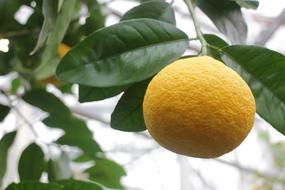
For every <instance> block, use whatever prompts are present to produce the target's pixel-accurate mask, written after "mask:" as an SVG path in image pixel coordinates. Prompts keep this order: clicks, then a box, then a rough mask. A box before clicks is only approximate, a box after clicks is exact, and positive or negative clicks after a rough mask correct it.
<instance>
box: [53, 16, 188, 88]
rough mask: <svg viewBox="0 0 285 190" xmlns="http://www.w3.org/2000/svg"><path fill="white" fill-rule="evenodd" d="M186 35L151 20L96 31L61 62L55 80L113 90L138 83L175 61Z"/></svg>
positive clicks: (136, 20) (124, 23)
mask: <svg viewBox="0 0 285 190" xmlns="http://www.w3.org/2000/svg"><path fill="white" fill-rule="evenodd" d="M187 38H188V37H187V35H186V34H185V33H184V32H182V31H180V30H179V29H177V28H176V27H175V26H173V25H171V24H168V23H165V22H160V21H157V20H153V19H135V20H128V21H124V22H120V23H119V24H115V25H112V26H109V27H106V28H103V29H100V30H98V31H96V32H94V33H92V34H91V35H90V36H88V37H87V38H86V39H84V40H83V41H82V42H80V43H79V44H78V45H76V46H75V47H74V48H72V49H71V51H70V52H69V53H68V54H67V55H66V56H65V57H64V58H63V60H62V61H61V62H60V64H59V66H58V68H57V76H58V77H59V78H60V79H61V80H64V81H68V82H71V83H78V84H82V85H87V86H96V87H113V86H123V85H127V84H132V83H134V82H138V81H142V80H144V79H146V78H149V77H150V76H152V75H154V74H155V73H157V72H158V71H159V70H161V69H162V68H163V67H164V66H166V65H167V64H169V63H171V62H172V61H174V60H176V59H177V58H179V57H180V56H181V55H182V54H183V52H184V51H185V50H186V48H187V45H188V41H187Z"/></svg>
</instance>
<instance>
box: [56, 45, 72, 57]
mask: <svg viewBox="0 0 285 190" xmlns="http://www.w3.org/2000/svg"><path fill="white" fill-rule="evenodd" d="M69 50H70V47H69V46H68V45H66V44H64V43H61V44H60V45H59V47H58V49H57V53H58V55H59V57H60V58H62V57H63V56H64V55H65V54H66V53H67V52H69Z"/></svg>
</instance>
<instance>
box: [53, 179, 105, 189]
mask: <svg viewBox="0 0 285 190" xmlns="http://www.w3.org/2000/svg"><path fill="white" fill-rule="evenodd" d="M57 183H59V184H61V185H63V186H64V188H63V190H110V189H109V188H108V189H107V188H105V187H103V186H102V185H99V184H97V183H94V182H86V181H78V180H63V181H57Z"/></svg>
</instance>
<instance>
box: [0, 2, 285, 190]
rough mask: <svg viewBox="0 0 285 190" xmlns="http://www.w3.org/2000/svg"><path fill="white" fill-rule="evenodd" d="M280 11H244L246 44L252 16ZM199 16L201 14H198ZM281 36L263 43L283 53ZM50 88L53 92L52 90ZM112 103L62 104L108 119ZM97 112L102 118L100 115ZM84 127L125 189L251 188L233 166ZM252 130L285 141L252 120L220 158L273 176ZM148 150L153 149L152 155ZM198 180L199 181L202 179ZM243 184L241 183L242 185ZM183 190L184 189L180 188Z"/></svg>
mask: <svg viewBox="0 0 285 190" xmlns="http://www.w3.org/2000/svg"><path fill="white" fill-rule="evenodd" d="M134 5H136V4H135V3H130V2H128V1H125V2H124V1H120V0H118V1H115V2H114V3H112V4H111V6H112V7H113V8H114V9H116V10H118V11H119V12H122V13H124V12H125V11H127V10H128V9H130V8H131V7H132V6H134ZM175 6H177V7H180V8H181V10H182V11H183V12H185V13H187V9H186V7H185V6H184V3H183V1H182V0H176V1H175ZM284 7H285V1H284V0H274V1H270V0H260V7H259V9H258V10H257V11H253V10H244V14H245V18H246V20H247V23H248V27H249V37H248V42H249V43H252V42H254V41H255V39H256V37H257V36H258V34H259V32H260V31H261V30H263V29H264V27H265V26H263V25H261V24H260V23H259V22H257V21H256V20H255V19H254V17H255V16H264V17H269V18H274V17H276V16H277V15H278V14H279V13H280V12H281V11H282V10H283V8H284ZM198 13H199V14H201V13H200V12H199V11H198ZM176 16H177V25H178V27H179V28H180V29H182V30H183V31H185V32H187V33H188V35H189V37H195V31H194V28H193V25H192V23H191V21H190V20H188V19H185V17H179V15H176ZM199 18H200V19H202V20H201V22H202V23H209V25H212V24H211V23H210V21H209V20H208V19H207V18H206V17H205V16H203V15H202V14H201V16H199ZM115 22H116V19H115V18H113V17H110V18H109V19H108V21H107V24H108V25H110V24H113V23H115ZM212 26H213V25H212ZM202 28H203V27H202ZM204 31H205V30H204ZM283 36H284V27H283V28H280V29H279V30H278V31H277V32H276V33H275V35H274V37H273V38H272V39H271V40H270V41H269V42H268V43H267V46H268V47H269V48H271V49H274V50H277V51H280V52H284V50H285V47H284V44H285V38H284V37H283ZM5 43H7V42H5ZM0 48H2V49H3V46H2V47H1V45H0ZM4 49H5V47H4ZM5 83H7V81H6V80H5V79H3V78H0V86H3V85H4V86H5ZM50 90H51V91H52V92H56V90H55V89H54V88H52V87H51V88H50ZM58 95H60V94H58ZM117 99H118V97H116V98H113V99H109V100H105V101H101V102H98V103H87V104H83V105H78V104H77V102H76V101H75V99H74V97H70V96H67V97H65V101H66V102H67V103H68V104H69V105H70V106H76V107H78V106H83V108H84V109H85V110H87V112H92V113H94V114H101V115H100V117H103V118H105V119H107V120H108V119H109V116H110V113H111V111H112V110H113V108H114V103H115V102H116V100H117ZM23 108H24V109H27V111H25V113H26V114H29V112H30V114H31V115H33V116H35V115H36V116H38V117H33V120H34V121H36V120H37V119H38V118H39V117H40V116H42V114H39V113H38V112H36V113H35V112H34V111H31V110H29V108H28V107H26V106H25V105H24V106H23ZM102 113H104V114H103V115H102ZM16 120H17V118H16V117H15V116H13V115H10V116H9V117H8V118H7V119H6V120H5V122H4V123H3V124H0V137H1V133H2V132H3V128H4V126H7V125H9V126H10V129H11V128H13V127H12V126H14V124H15V121H16ZM88 124H89V126H90V128H91V130H92V131H94V135H95V138H96V140H97V141H98V142H99V144H100V145H101V146H102V147H103V149H104V150H106V152H109V153H108V155H109V156H110V157H111V158H113V159H115V160H116V161H118V162H119V163H121V164H123V165H125V167H126V169H127V173H128V175H127V176H126V177H125V178H124V179H123V183H124V184H125V185H126V186H127V187H128V189H127V190H190V189H191V190H192V189H193V190H207V187H206V186H205V184H203V183H206V184H208V185H209V188H208V189H209V190H215V189H216V190H229V189H230V190H243V189H244V190H248V189H249V187H250V185H248V184H250V183H249V182H252V181H253V179H252V178H250V177H249V175H241V174H240V172H239V171H238V170H236V169H235V168H233V167H231V166H226V165H224V164H221V163H219V162H217V161H215V160H213V159H208V160H204V159H196V158H186V157H183V156H178V155H176V154H174V153H172V152H169V151H167V150H165V149H162V148H157V147H158V145H157V144H156V143H155V142H154V141H152V140H149V139H147V138H145V137H143V136H138V135H134V134H133V133H125V132H120V131H115V130H113V129H111V128H109V127H108V126H103V125H102V124H101V123H99V122H95V121H89V122H88ZM1 125H2V126H1ZM35 127H36V129H37V130H38V131H39V132H40V133H41V134H43V138H45V139H47V140H50V139H51V136H53V135H49V136H48V135H47V134H49V133H48V132H47V129H46V128H45V127H44V126H42V125H41V124H37V123H36V126H35ZM257 130H268V131H269V132H270V134H271V137H272V139H273V141H278V140H283V141H284V136H283V135H281V134H279V133H278V132H277V131H276V130H274V129H273V128H272V127H270V126H269V125H268V124H267V123H266V122H264V121H263V120H262V119H260V118H258V117H257V119H256V124H255V128H254V130H253V131H252V132H251V133H250V134H249V136H248V137H247V138H246V140H245V141H244V142H243V143H242V144H241V145H240V146H239V147H238V148H237V149H236V150H234V151H233V152H231V153H229V154H226V155H224V156H223V157H221V158H220V159H223V160H228V161H232V162H238V163H239V164H240V165H242V166H244V167H247V168H254V169H258V170H260V171H265V172H268V173H272V172H273V174H274V171H272V165H271V164H272V163H271V158H270V156H268V154H267V152H266V151H268V150H267V149H266V146H264V145H263V144H262V143H261V142H260V141H259V140H258V137H257V133H256V131H257ZM20 132H21V134H22V138H21V137H20V138H19V139H18V141H19V142H21V143H20V145H21V146H18V147H14V150H17V151H20V150H21V149H22V148H23V147H24V146H25V145H26V144H27V143H28V142H26V143H23V142H24V141H23V140H24V139H27V136H26V135H27V133H28V130H26V129H25V128H23V129H22V130H21V131H20ZM152 147H156V148H155V149H154V150H152V151H151V148H152ZM134 155H136V157H134ZM15 169H16V168H15V164H14V165H10V166H9V170H10V171H9V173H8V175H7V176H6V180H7V181H6V182H7V183H8V182H10V181H12V180H15V179H16V180H17V176H15V175H14V173H15ZM201 176H202V178H203V179H204V182H203V180H201ZM243 183H244V185H241V184H243ZM131 187H132V188H131ZM182 187H184V188H183V189H182Z"/></svg>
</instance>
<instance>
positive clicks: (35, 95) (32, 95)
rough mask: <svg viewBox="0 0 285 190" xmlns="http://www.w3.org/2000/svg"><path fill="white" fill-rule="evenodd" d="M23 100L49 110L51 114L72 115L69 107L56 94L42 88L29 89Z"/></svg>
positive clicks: (46, 110)
mask: <svg viewBox="0 0 285 190" xmlns="http://www.w3.org/2000/svg"><path fill="white" fill-rule="evenodd" d="M23 100H24V101H25V102H27V103H29V104H31V105H33V106H35V107H38V108H40V109H41V110H43V111H45V112H48V113H49V114H50V115H58V116H59V115H62V116H63V115H70V114H71V113H70V111H69V109H68V108H67V107H66V106H65V104H64V103H62V101H60V100H59V99H58V98H57V97H56V96H55V95H53V94H51V93H49V92H47V91H45V90H42V89H34V90H31V91H28V92H27V93H26V94H25V95H24V96H23Z"/></svg>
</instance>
